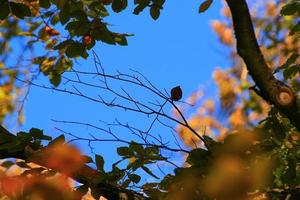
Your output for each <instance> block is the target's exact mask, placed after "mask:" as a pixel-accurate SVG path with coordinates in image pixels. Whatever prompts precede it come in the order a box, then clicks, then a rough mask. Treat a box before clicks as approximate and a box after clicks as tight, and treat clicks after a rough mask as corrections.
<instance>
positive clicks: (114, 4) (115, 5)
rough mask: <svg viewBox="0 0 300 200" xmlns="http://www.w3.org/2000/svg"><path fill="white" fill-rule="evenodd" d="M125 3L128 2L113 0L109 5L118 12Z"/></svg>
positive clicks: (125, 0) (122, 8)
mask: <svg viewBox="0 0 300 200" xmlns="http://www.w3.org/2000/svg"><path fill="white" fill-rule="evenodd" d="M127 4H128V2H127V0H113V1H112V5H111V7H112V9H113V11H115V12H116V13H118V12H121V11H122V10H124V9H125V8H126V7H127Z"/></svg>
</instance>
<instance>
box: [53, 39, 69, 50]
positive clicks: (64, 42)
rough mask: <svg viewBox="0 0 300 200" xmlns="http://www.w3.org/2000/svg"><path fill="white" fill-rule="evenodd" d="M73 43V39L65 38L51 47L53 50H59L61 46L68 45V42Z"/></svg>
mask: <svg viewBox="0 0 300 200" xmlns="http://www.w3.org/2000/svg"><path fill="white" fill-rule="evenodd" d="M72 43H74V40H65V41H63V42H61V43H59V44H58V45H56V46H55V47H53V49H54V50H58V49H59V50H61V49H63V48H66V47H67V46H69V45H70V44H72Z"/></svg>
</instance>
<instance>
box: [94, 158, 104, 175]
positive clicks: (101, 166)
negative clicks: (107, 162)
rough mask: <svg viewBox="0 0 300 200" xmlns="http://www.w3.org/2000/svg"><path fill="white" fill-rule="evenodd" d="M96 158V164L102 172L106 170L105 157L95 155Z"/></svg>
mask: <svg viewBox="0 0 300 200" xmlns="http://www.w3.org/2000/svg"><path fill="white" fill-rule="evenodd" d="M95 160H96V166H97V169H98V170H99V171H101V172H104V159H103V157H102V156H100V155H97V154H96V155H95Z"/></svg>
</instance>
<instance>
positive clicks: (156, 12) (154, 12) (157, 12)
mask: <svg viewBox="0 0 300 200" xmlns="http://www.w3.org/2000/svg"><path fill="white" fill-rule="evenodd" d="M150 15H151V17H152V18H153V19H154V20H157V19H158V18H159V16H160V8H159V7H156V6H152V7H151V8H150Z"/></svg>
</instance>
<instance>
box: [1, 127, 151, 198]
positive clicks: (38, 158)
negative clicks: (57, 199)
mask: <svg viewBox="0 0 300 200" xmlns="http://www.w3.org/2000/svg"><path fill="white" fill-rule="evenodd" d="M16 139H17V137H16V136H15V135H14V134H12V133H10V132H9V131H8V130H7V129H6V128H4V127H3V126H2V125H0V146H2V145H5V144H9V143H11V142H13V141H14V140H16ZM46 148H47V147H42V148H37V147H36V146H35V145H34V144H32V145H30V144H29V145H28V146H26V147H24V149H21V150H17V151H9V150H7V149H1V150H0V159H6V158H16V159H22V160H25V161H27V162H32V163H35V164H38V165H40V166H42V167H45V168H49V169H53V167H51V166H49V163H47V162H45V161H46V160H47V158H45V157H47V153H45V151H44V149H46ZM26 149H30V151H32V152H34V153H33V154H31V155H30V156H28V153H27V152H26ZM53 170H55V171H57V172H61V171H60V169H53ZM61 173H63V172H61ZM69 176H70V177H71V178H72V179H74V180H75V181H77V182H79V183H82V184H84V185H86V186H88V187H90V188H93V189H96V190H97V191H99V193H100V194H101V196H103V197H105V198H106V199H108V200H123V199H126V200H148V199H149V198H147V197H145V196H144V195H142V194H139V193H137V192H135V191H131V190H127V189H124V188H121V187H117V186H114V185H111V184H109V183H95V181H94V180H95V178H96V177H101V176H103V174H102V173H101V172H100V171H97V170H95V169H93V168H91V167H89V166H88V165H83V166H82V167H81V168H79V169H78V170H76V171H75V172H74V173H73V174H70V175H69Z"/></svg>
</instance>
